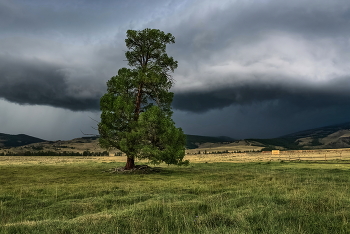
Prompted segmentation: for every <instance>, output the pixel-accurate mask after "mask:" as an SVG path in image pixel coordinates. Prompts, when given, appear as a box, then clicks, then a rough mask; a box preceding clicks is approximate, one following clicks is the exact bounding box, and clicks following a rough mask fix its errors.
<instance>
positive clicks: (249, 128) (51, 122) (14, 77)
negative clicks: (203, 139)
mask: <svg viewBox="0 0 350 234" xmlns="http://www.w3.org/2000/svg"><path fill="white" fill-rule="evenodd" d="M144 28H156V29H160V30H162V31H164V32H166V33H172V34H173V35H174V36H175V38H176V39H175V44H172V45H169V46H168V48H167V52H168V55H170V56H173V57H174V59H175V60H177V61H178V63H179V66H178V69H176V70H175V73H174V75H173V78H174V79H175V81H176V83H175V86H174V87H173V89H172V91H173V92H174V93H175V98H174V102H173V109H174V115H173V119H174V121H175V122H176V125H177V126H178V127H181V128H183V130H184V131H185V133H187V134H197V135H210V136H223V135H225V136H230V137H233V138H236V139H241V138H270V137H278V136H281V135H284V134H288V133H292V132H295V131H300V130H305V129H309V128H315V127H321V126H326V125H330V124H337V123H343V122H349V121H350V1H349V0H293V1H281V0H221V1H212V0H176V1H170V0H149V1H141V0H138V1H137V0H128V1H126V0H113V1H112V0H104V1H96V0H85V1H84V0H31V1H26V0H22V1H20V0H0V110H1V112H0V126H1V128H0V132H2V133H7V134H19V133H24V134H28V135H32V136H35V137H39V138H43V139H46V140H59V139H61V140H64V139H72V138H76V137H80V136H82V133H81V131H83V132H85V133H91V134H95V133H97V131H96V130H94V129H93V128H96V122H95V121H94V120H92V119H95V120H97V121H98V120H99V115H100V111H99V99H100V97H101V96H102V95H103V94H104V93H105V92H106V82H107V80H109V79H110V78H111V77H112V76H114V75H116V74H117V71H118V69H120V68H122V67H126V66H127V63H126V62H125V56H124V53H125V51H126V46H125V42H124V40H125V38H126V31H127V30H128V29H134V30H142V29H144ZM91 118H92V119H91Z"/></svg>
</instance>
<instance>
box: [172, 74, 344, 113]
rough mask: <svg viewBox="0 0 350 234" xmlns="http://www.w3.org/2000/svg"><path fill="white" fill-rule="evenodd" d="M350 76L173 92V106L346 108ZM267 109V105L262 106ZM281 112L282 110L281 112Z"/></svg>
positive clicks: (195, 108)
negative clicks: (300, 82)
mask: <svg viewBox="0 0 350 234" xmlns="http://www.w3.org/2000/svg"><path fill="white" fill-rule="evenodd" d="M349 90H350V77H340V78H338V79H334V80H332V81H328V82H325V83H321V84H317V85H310V84H299V83H296V84H288V85H287V84H283V83H266V82H259V81H255V82H249V81H248V82H246V83H244V84H237V85H232V86H231V87H229V86H223V87H217V88H214V89H207V90H202V91H199V90H198V91H191V92H177V93H176V94H175V96H174V101H173V107H174V108H175V109H178V110H182V111H188V112H194V113H204V112H207V111H209V110H215V109H223V108H225V107H229V106H244V105H246V106H249V105H252V104H259V103H260V104H261V105H263V104H264V103H270V104H271V105H273V106H276V105H278V106H279V107H280V109H281V110H283V109H285V108H290V107H291V106H293V108H296V109H298V110H299V111H300V110H312V109H320V108H321V109H322V108H329V107H331V106H339V107H341V106H343V107H344V108H348V107H350V92H349ZM266 108H268V106H267V107H266ZM282 114H283V112H282Z"/></svg>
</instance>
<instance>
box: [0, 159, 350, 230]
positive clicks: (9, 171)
mask: <svg viewBox="0 0 350 234" xmlns="http://www.w3.org/2000/svg"><path fill="white" fill-rule="evenodd" d="M117 166H121V164H118V163H98V162H90V163H86V162H84V163H78V162H77V163H73V164H64V163H61V164H58V165H52V164H29V165H27V164H26V165H14V164H13V165H11V164H8V165H2V166H0V233H140V234H141V233H350V223H349V220H350V189H349V182H350V166H349V165H348V164H321V163H319V164H316V163H312V164H310V163H277V162H276V163H242V164H233V163H208V164H206V163H203V164H191V165H190V166H189V167H171V166H170V167H168V166H163V167H162V170H161V171H160V172H159V173H153V174H111V173H108V172H104V171H106V170H108V169H109V168H112V167H117Z"/></svg>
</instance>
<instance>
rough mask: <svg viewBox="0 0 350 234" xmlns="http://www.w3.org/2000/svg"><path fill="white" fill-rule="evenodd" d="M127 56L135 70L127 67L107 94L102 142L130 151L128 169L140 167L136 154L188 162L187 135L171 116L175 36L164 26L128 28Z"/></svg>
mask: <svg viewBox="0 0 350 234" xmlns="http://www.w3.org/2000/svg"><path fill="white" fill-rule="evenodd" d="M125 43H126V46H127V48H128V51H126V53H125V56H126V58H127V61H128V65H129V66H130V68H121V69H119V71H118V74H117V75H116V76H113V77H112V78H111V79H110V80H109V81H108V82H107V93H106V94H105V95H103V96H102V97H101V100H100V109H101V111H102V113H101V122H100V123H99V125H98V130H99V133H100V140H99V143H100V145H101V147H103V148H107V149H109V148H116V149H119V150H121V151H122V152H124V153H125V154H126V155H127V163H126V166H125V169H132V168H134V167H135V163H134V160H135V158H140V159H149V160H150V162H152V163H160V162H165V163H168V164H182V163H186V162H183V157H184V155H185V141H186V139H185V135H184V133H183V131H182V129H181V128H176V127H175V123H174V121H173V120H172V119H171V116H172V111H171V102H172V100H173V93H172V92H170V91H169V90H170V88H171V87H172V85H173V83H174V81H173V79H172V76H171V73H172V72H174V70H175V69H176V68H177V61H175V60H174V59H173V57H169V56H168V55H167V53H166V45H167V44H170V43H175V37H174V36H172V35H171V34H170V33H167V34H165V33H164V32H162V31H160V30H158V29H148V28H146V29H144V30H141V31H136V30H128V31H127V38H126V39H125Z"/></svg>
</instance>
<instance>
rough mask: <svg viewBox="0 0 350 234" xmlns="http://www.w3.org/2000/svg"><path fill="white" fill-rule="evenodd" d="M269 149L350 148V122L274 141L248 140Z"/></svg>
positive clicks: (289, 135) (297, 133) (310, 130)
mask: <svg viewBox="0 0 350 234" xmlns="http://www.w3.org/2000/svg"><path fill="white" fill-rule="evenodd" d="M248 141H250V142H255V143H258V144H260V145H264V146H265V147H267V148H276V147H277V148H278V147H282V148H285V149H322V148H328V149H332V148H349V147H350V122H348V123H343V124H336V125H330V126H326V127H321V128H314V129H309V130H305V131H300V132H296V133H292V134H288V135H284V136H281V137H278V138H272V139H248Z"/></svg>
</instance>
